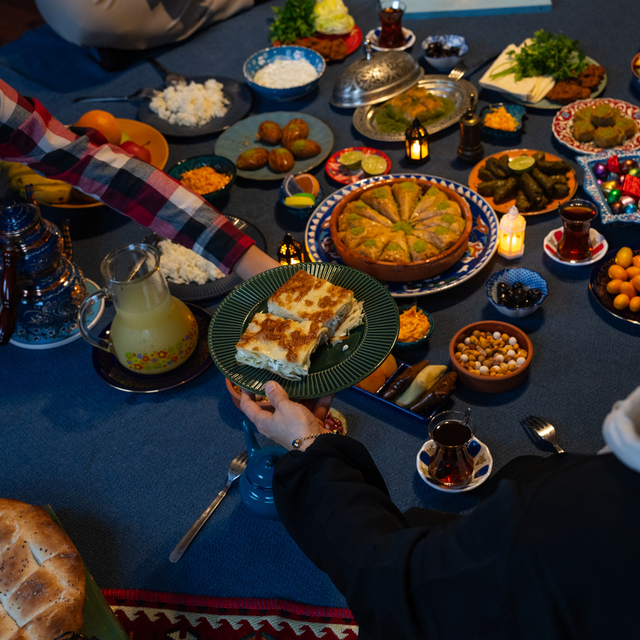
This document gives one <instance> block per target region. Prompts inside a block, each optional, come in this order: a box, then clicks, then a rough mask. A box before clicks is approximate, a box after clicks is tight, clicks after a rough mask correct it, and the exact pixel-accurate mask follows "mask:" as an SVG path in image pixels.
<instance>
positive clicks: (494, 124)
mask: <svg viewBox="0 0 640 640" xmlns="http://www.w3.org/2000/svg"><path fill="white" fill-rule="evenodd" d="M484 124H485V126H487V127H491V128H492V129H500V130H501V131H515V130H516V127H517V126H518V122H517V121H516V119H515V118H514V117H513V116H512V115H511V114H510V113H509V112H508V111H507V110H506V109H505V108H504V107H498V108H497V109H494V110H493V111H489V113H487V115H486V116H485V117H484Z"/></svg>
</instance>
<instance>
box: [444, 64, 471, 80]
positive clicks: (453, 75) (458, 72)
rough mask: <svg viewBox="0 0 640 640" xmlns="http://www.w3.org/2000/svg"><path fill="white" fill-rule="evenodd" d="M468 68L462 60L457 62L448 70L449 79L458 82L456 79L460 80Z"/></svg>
mask: <svg viewBox="0 0 640 640" xmlns="http://www.w3.org/2000/svg"><path fill="white" fill-rule="evenodd" d="M468 70H469V68H468V67H467V65H466V64H465V63H464V62H458V64H457V65H456V66H455V67H453V69H451V71H449V75H448V76H447V77H448V78H449V80H453V81H454V82H458V80H462V78H464V76H465V74H466V73H467V71H468Z"/></svg>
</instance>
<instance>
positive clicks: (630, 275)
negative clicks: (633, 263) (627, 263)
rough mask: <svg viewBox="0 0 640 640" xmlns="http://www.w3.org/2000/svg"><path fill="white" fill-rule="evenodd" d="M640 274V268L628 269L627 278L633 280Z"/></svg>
mask: <svg viewBox="0 0 640 640" xmlns="http://www.w3.org/2000/svg"><path fill="white" fill-rule="evenodd" d="M639 273H640V267H627V277H628V278H629V280H633V278H635V277H636V276H637V275H638V274H639Z"/></svg>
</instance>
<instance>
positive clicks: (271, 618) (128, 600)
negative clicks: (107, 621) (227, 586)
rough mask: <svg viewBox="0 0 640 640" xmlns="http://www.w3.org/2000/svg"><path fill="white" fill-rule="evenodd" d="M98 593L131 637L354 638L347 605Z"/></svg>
mask: <svg viewBox="0 0 640 640" xmlns="http://www.w3.org/2000/svg"><path fill="white" fill-rule="evenodd" d="M103 593H104V595H105V597H106V599H107V601H108V602H109V605H110V606H111V608H112V609H113V611H114V613H115V615H116V617H117V618H118V620H119V622H120V624H121V625H122V626H123V627H124V629H125V630H126V632H127V633H128V635H129V637H130V638H131V639H132V640H294V639H295V640H356V638H357V637H358V626H357V624H356V622H355V620H354V619H353V617H352V616H351V613H350V611H349V610H348V609H337V608H330V607H314V606H308V605H303V604H298V603H295V602H286V601H284V600H263V599H252V598H209V597H202V596H189V595H182V594H172V593H156V592H153V591H138V590H121V589H105V590H103Z"/></svg>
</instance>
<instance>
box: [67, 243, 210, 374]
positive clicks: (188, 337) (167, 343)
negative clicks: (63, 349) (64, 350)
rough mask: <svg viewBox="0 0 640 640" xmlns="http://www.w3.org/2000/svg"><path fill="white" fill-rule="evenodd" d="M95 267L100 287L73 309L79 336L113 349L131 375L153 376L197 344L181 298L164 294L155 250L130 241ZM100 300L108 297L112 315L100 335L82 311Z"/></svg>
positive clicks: (172, 365)
mask: <svg viewBox="0 0 640 640" xmlns="http://www.w3.org/2000/svg"><path fill="white" fill-rule="evenodd" d="M100 271H101V273H102V275H103V277H104V279H105V282H106V287H105V288H104V289H100V290H99V291H97V292H96V293H94V294H92V295H90V296H88V297H87V298H86V299H85V301H84V302H83V304H82V306H81V307H80V310H79V312H78V324H79V328H80V333H81V334H82V337H83V338H84V339H85V340H86V341H87V342H89V344H92V345H93V346H95V347H98V348H100V349H104V350H105V351H109V352H110V353H113V354H114V355H115V357H116V358H117V360H118V362H119V363H120V364H121V365H122V366H123V367H124V368H125V369H127V370H129V371H132V372H134V373H140V374H148V375H155V374H159V373H167V372H168V371H171V370H173V369H175V368H176V367H177V366H179V365H180V364H182V363H183V362H185V361H186V360H187V358H189V356H190V355H191V354H192V353H193V351H194V349H195V347H196V345H197V343H198V324H197V321H196V318H195V316H194V315H193V313H191V311H190V310H189V308H188V307H187V305H186V304H184V302H182V301H181V300H178V299H177V298H174V297H173V296H172V295H171V293H170V292H169V287H168V285H167V281H166V280H165V278H164V276H163V275H162V273H161V271H160V252H159V251H158V249H156V247H154V246H152V245H148V244H130V245H127V246H126V247H120V248H119V249H115V250H114V251H112V252H111V253H110V254H109V255H107V257H106V258H105V259H104V260H103V261H102V264H101V265H100ZM101 298H106V299H107V300H111V301H112V302H113V305H114V307H115V311H116V315H115V317H114V319H113V322H112V323H111V329H110V332H109V334H108V335H107V337H106V338H98V339H96V338H94V337H93V336H91V335H90V333H89V329H88V327H87V324H86V313H87V312H88V310H89V309H90V308H91V305H92V304H93V303H94V302H98V301H99V300H100V299H101Z"/></svg>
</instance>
